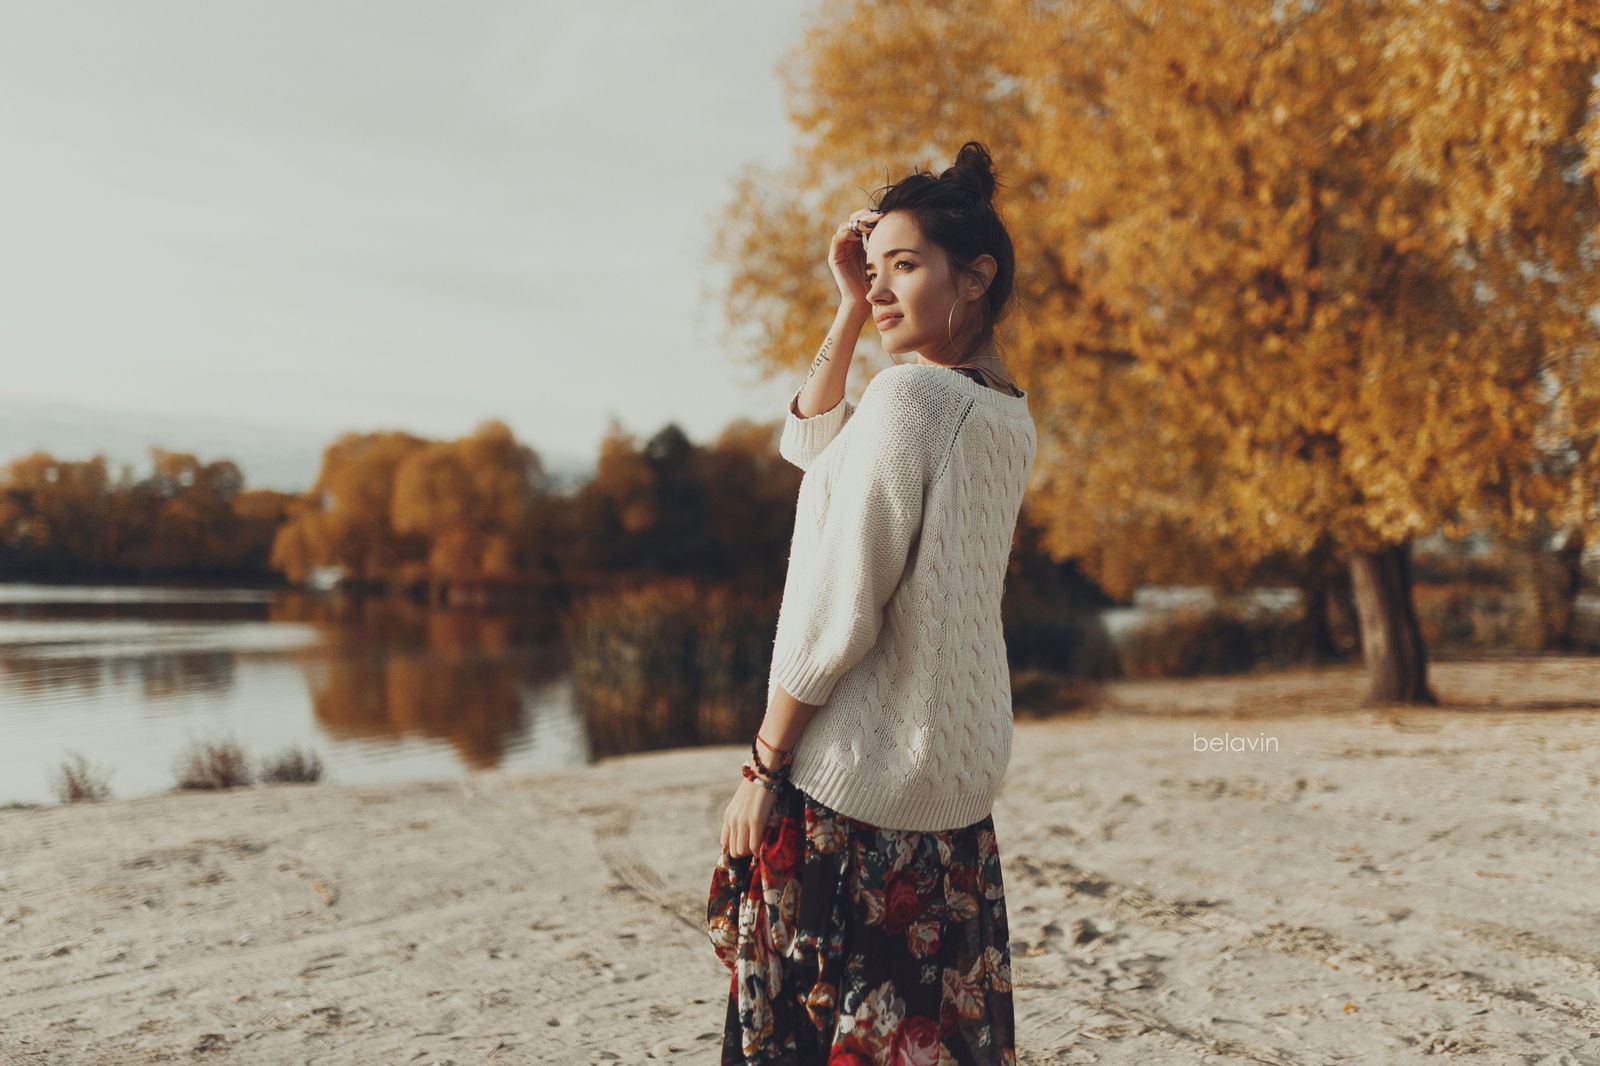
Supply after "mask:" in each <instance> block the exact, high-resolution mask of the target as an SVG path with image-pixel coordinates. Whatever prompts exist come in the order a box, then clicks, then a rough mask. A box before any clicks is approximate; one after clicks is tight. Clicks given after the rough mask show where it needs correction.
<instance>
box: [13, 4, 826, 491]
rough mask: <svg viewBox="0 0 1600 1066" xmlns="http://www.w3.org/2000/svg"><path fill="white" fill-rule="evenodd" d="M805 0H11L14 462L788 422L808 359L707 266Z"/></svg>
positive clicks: (569, 450) (547, 452)
mask: <svg viewBox="0 0 1600 1066" xmlns="http://www.w3.org/2000/svg"><path fill="white" fill-rule="evenodd" d="M808 9H809V4H808V3H804V2H802V0H763V2H762V3H760V4H751V3H733V2H731V0H728V2H725V0H693V2H690V3H682V4H662V3H653V2H641V0H631V2H630V0H584V2H582V3H570V2H569V3H546V2H537V0H535V2H528V0H523V2H511V0H478V2H475V3H469V4H462V3H450V4H447V3H444V2H416V0H383V2H381V3H380V2H376V0H361V2H353V0H315V2H310V0H271V2H265V0H261V2H254V3H249V2H236V3H217V2H215V0H210V2H205V0H139V2H138V3H120V2H112V0H102V2H93V3H90V2H70V0H52V2H49V3H45V2H37V3H26V4H25V3H18V2H5V3H4V8H3V10H4V12H5V18H4V19H3V32H0V143H3V144H4V146H5V157H6V163H5V166H4V167H0V366H3V368H4V377H3V379H0V380H3V385H0V460H6V459H10V458H14V457H16V456H18V455H21V454H23V453H25V452H27V451H29V450H32V449H34V448H37V447H44V448H48V449H50V450H52V451H54V452H56V454H57V455H60V456H62V457H66V458H75V459H82V458H88V457H89V455H91V454H92V453H93V452H94V451H96V450H106V451H107V452H108V453H110V454H111V456H112V457H113V459H115V460H117V461H135V462H137V463H138V465H139V468H140V469H141V470H142V469H143V468H144V463H143V456H144V451H143V449H144V447H145V445H147V444H161V445H163V446H166V447H171V448H180V449H183V450H200V451H201V452H202V455H203V456H204V457H207V458H213V457H223V456H225V457H228V458H234V459H236V460H238V461H239V462H240V463H241V465H242V466H243V467H244V472H245V475H246V478H247V480H248V481H249V482H250V483H251V484H252V485H270V486H272V487H278V488H285V489H299V488H303V487H305V485H306V484H307V483H309V481H310V479H311V477H312V476H314V473H315V467H316V461H317V458H318V456H319V454H320V451H321V448H322V447H323V445H325V444H327V443H329V442H330V441H331V440H332V439H333V437H334V436H336V435H337V434H338V433H340V432H342V431H345V430H350V429H356V430H374V429H384V428H397V429H406V430H410V431H412V432H416V433H420V434H422V435H425V436H432V437H454V436H460V435H462V434H465V433H467V432H469V431H470V430H471V429H472V427H473V426H474V425H476V424H477V423H478V422H479V421H481V420H483V419H485V418H490V417H497V418H501V419H503V420H505V421H506V422H507V423H508V424H509V425H510V426H511V427H512V429H513V430H514V431H515V432H516V433H517V435H518V436H519V437H520V438H521V439H522V440H523V441H525V442H527V443H529V444H531V445H532V446H533V447H535V448H536V449H537V450H538V451H539V452H540V453H541V454H542V455H544V456H546V457H547V458H549V459H550V460H551V461H552V462H553V463H556V464H559V465H570V464H572V463H574V462H581V463H585V464H587V463H588V462H590V461H592V459H593V457H594V454H595V450H596V447H597V445H598V442H599V439H600V437H601V435H602V433H603V432H604V430H605V426H606V422H607V419H608V417H609V416H610V415H613V414H615V415H616V416H617V417H618V418H619V419H621V421H622V422H623V424H624V425H625V426H626V427H627V428H628V429H629V430H630V431H632V432H633V433H635V434H637V435H639V436H641V437H643V436H646V435H648V434H650V433H653V432H654V431H655V430H657V429H659V428H660V427H661V426H662V425H664V424H665V423H666V422H668V421H677V422H678V424H679V425H681V426H682V427H683V428H684V429H685V431H686V432H688V433H689V435H690V436H691V437H692V438H694V439H696V440H705V439H707V438H709V437H710V436H711V435H712V434H714V433H715V432H716V431H717V430H718V429H720V428H721V426H722V425H724V424H725V423H726V422H728V421H729V420H730V419H732V418H735V417H738V416H741V415H748V416H752V417H757V418H766V417H778V416H780V415H781V413H782V404H783V399H784V398H785V397H786V395H787V394H788V392H789V391H791V390H792V388H793V387H794V385H795V383H796V382H797V381H798V380H799V378H801V377H802V376H803V375H804V372H805V369H806V367H807V365H808V363H809V359H810V353H809V352H797V353H795V374H794V379H793V380H790V379H788V378H783V379H777V378H774V379H769V380H767V381H764V382H757V381H756V379H755V374H754V373H753V372H752V371H750V370H748V369H746V368H744V367H743V366H741V365H739V364H737V363H735V362H734V361H733V360H732V358H731V356H730V353H727V352H725V351H723V350H721V349H720V348H719V347H717V346H716V337H717V334H718V332H719V327H720V322H721V319H720V311H719V310H718V309H716V308H707V307H705V306H703V304H702V300H701V288H702V286H703V285H704V284H705V283H706V281H707V277H706V274H705V268H704V262H705V257H706V249H707V244H708V241H709V240H710V239H711V233H710V226H711V225H712V223H713V220H714V214H715V212H716V210H717V209H718V208H720V207H722V206H724V205H725V204H726V203H727V201H728V198H729V193H730V184H731V181H732V179H733V177H734V175H735V174H736V172H737V171H738V170H739V169H740V167H741V166H742V165H743V164H745V163H746V162H751V161H759V162H777V161H781V160H782V159H783V158H785V157H786V156H787V154H788V152H789V144H790V141H791V139H792V136H793V134H792V130H791V129H790V128H789V126H788V124H787V122H786V120H785V118H784V114H783V101H782V99H781V97H780V95H779V86H778V79H777V74H776V68H777V64H778V61H779V59H780V58H781V56H782V55H783V53H785V52H786V51H787V50H788V49H789V48H790V47H791V46H792V44H793V43H794V42H795V41H796V40H797V39H798V37H799V35H800V33H801V30H802V28H803V25H802V23H803V18H804V16H805V15H806V13H807V11H808ZM819 225H821V224H819ZM828 228H829V227H828V226H826V225H822V228H821V229H820V230H819V235H824V234H823V231H825V230H826V229H828ZM826 326H827V323H822V324H820V327H821V329H822V330H824V331H825V330H826ZM819 340H820V336H819Z"/></svg>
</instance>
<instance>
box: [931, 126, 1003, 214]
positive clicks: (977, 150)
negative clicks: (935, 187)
mask: <svg viewBox="0 0 1600 1066" xmlns="http://www.w3.org/2000/svg"><path fill="white" fill-rule="evenodd" d="M939 176H940V178H941V179H943V180H946V181H955V182H959V183H960V184H962V185H965V186H967V187H968V188H969V189H971V190H972V192H973V194H974V195H975V196H977V198H978V199H979V200H980V201H982V202H983V203H986V204H987V203H992V202H993V200H994V190H995V185H996V181H995V176H994V160H993V159H991V158H990V157H989V150H988V149H987V148H985V147H984V146H983V145H981V144H979V143H978V142H977V141H968V142H967V143H966V144H963V145H962V146H961V151H959V152H957V153H956V161H955V164H954V165H953V166H951V168H950V169H949V170H946V171H945V172H944V173H943V174H941V175H939Z"/></svg>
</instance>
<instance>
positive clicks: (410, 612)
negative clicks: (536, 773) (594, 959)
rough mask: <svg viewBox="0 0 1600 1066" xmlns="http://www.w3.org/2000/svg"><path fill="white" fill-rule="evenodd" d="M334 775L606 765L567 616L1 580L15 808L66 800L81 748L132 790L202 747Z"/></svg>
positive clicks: (4, 777)
mask: <svg viewBox="0 0 1600 1066" xmlns="http://www.w3.org/2000/svg"><path fill="white" fill-rule="evenodd" d="M222 738H228V739H234V740H237V741H238V742H239V744H240V745H241V746H242V747H243V749H244V751H245V754H246V756H247V757H248V758H249V759H250V760H251V762H252V766H253V765H254V764H255V762H256V761H257V760H259V759H261V758H262V757H264V756H270V755H275V754H277V753H278V752H279V751H280V750H282V749H284V748H287V747H290V746H299V747H301V748H309V749H311V750H313V751H315V752H316V753H317V754H318V755H319V756H320V757H321V758H322V761H323V767H324V778H323V779H324V780H326V781H332V782H339V783H353V782H379V781H395V780H412V779H440V778H452V777H465V776H466V775H468V774H470V773H472V772H473V771H475V770H482V769H510V770H526V769H543V768H550V767H559V766H574V765H581V764H583V763H585V762H587V761H588V760H589V750H588V744H587V740H586V736H585V732H584V727H583V723H582V720H581V718H580V716H579V714H578V711H577V708H576V704H575V701H574V696H573V691H572V687H571V684H570V678H569V673H568V670H567V667H566V659H565V654H564V650H563V649H562V647H561V641H560V634H559V629H558V628H557V626H556V622H555V619H554V618H553V617H540V616H538V615H536V614H530V613H526V612H525V613H520V614H516V615H509V614H498V615H497V614H489V613H479V612H471V611H461V610H455V611H443V610H438V609H429V608H427V607H425V606H422V605H419V604H415V603H412V602H410V601H406V600H394V599H377V598H368V599H364V600H363V599H356V598H352V597H345V596H340V595H337V594H322V593H307V592H299V591H279V590H270V591H269V590H260V589H228V588H180V587H126V586H115V587H110V586H62V585H29V584H9V585H0V804H5V803H17V802H31V803H55V802H57V799H56V796H55V793H54V791H53V789H52V787H51V782H52V779H53V777H54V775H55V773H56V770H57V768H58V767H59V766H60V764H61V763H62V761H63V760H64V759H65V758H66V757H67V754H68V752H69V750H73V751H80V752H82V753H83V755H84V756H85V757H86V758H87V759H88V761H89V763H90V765H91V766H97V767H104V768H106V769H107V770H108V771H109V777H108V778H107V780H108V781H109V784H110V786H111V792H112V795H113V796H114V797H118V798H128V797H134V796H146V795H152V794H154V793H158V792H163V791H166V790H167V789H169V788H171V787H172V786H173V783H174V780H175V779H174V773H173V768H172V764H173V761H174V759H175V758H176V757H177V756H178V755H179V753H180V752H181V751H183V750H184V749H185V748H186V747H187V746H188V745H189V744H190V743H191V742H192V741H194V740H213V739H222Z"/></svg>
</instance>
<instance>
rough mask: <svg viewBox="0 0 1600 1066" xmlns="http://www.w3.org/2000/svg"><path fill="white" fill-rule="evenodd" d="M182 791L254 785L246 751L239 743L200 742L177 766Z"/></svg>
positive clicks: (185, 752)
mask: <svg viewBox="0 0 1600 1066" xmlns="http://www.w3.org/2000/svg"><path fill="white" fill-rule="evenodd" d="M173 773H174V775H175V776H176V777H177V779H178V788H180V789H184V788H204V789H215V788H242V787H244V786H246V785H249V784H251V783H252V782H251V775H250V767H249V765H248V764H247V763H246V761H245V755H244V749H243V748H242V747H240V746H239V743H238V741H235V740H196V741H192V742H190V744H189V746H188V747H187V748H185V749H184V750H183V751H182V752H180V753H179V754H178V757H177V759H176V760H175V761H174V763H173Z"/></svg>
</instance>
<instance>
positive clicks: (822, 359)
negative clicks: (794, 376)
mask: <svg viewBox="0 0 1600 1066" xmlns="http://www.w3.org/2000/svg"><path fill="white" fill-rule="evenodd" d="M832 347H833V338H832V337H829V338H828V339H827V340H825V341H823V342H822V351H820V352H818V353H817V357H816V358H815V359H813V360H811V371H810V373H808V374H806V380H807V381H809V380H811V375H812V374H815V373H816V372H817V367H819V366H821V365H822V364H823V363H826V362H827V361H828V349H829V348H832Z"/></svg>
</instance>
